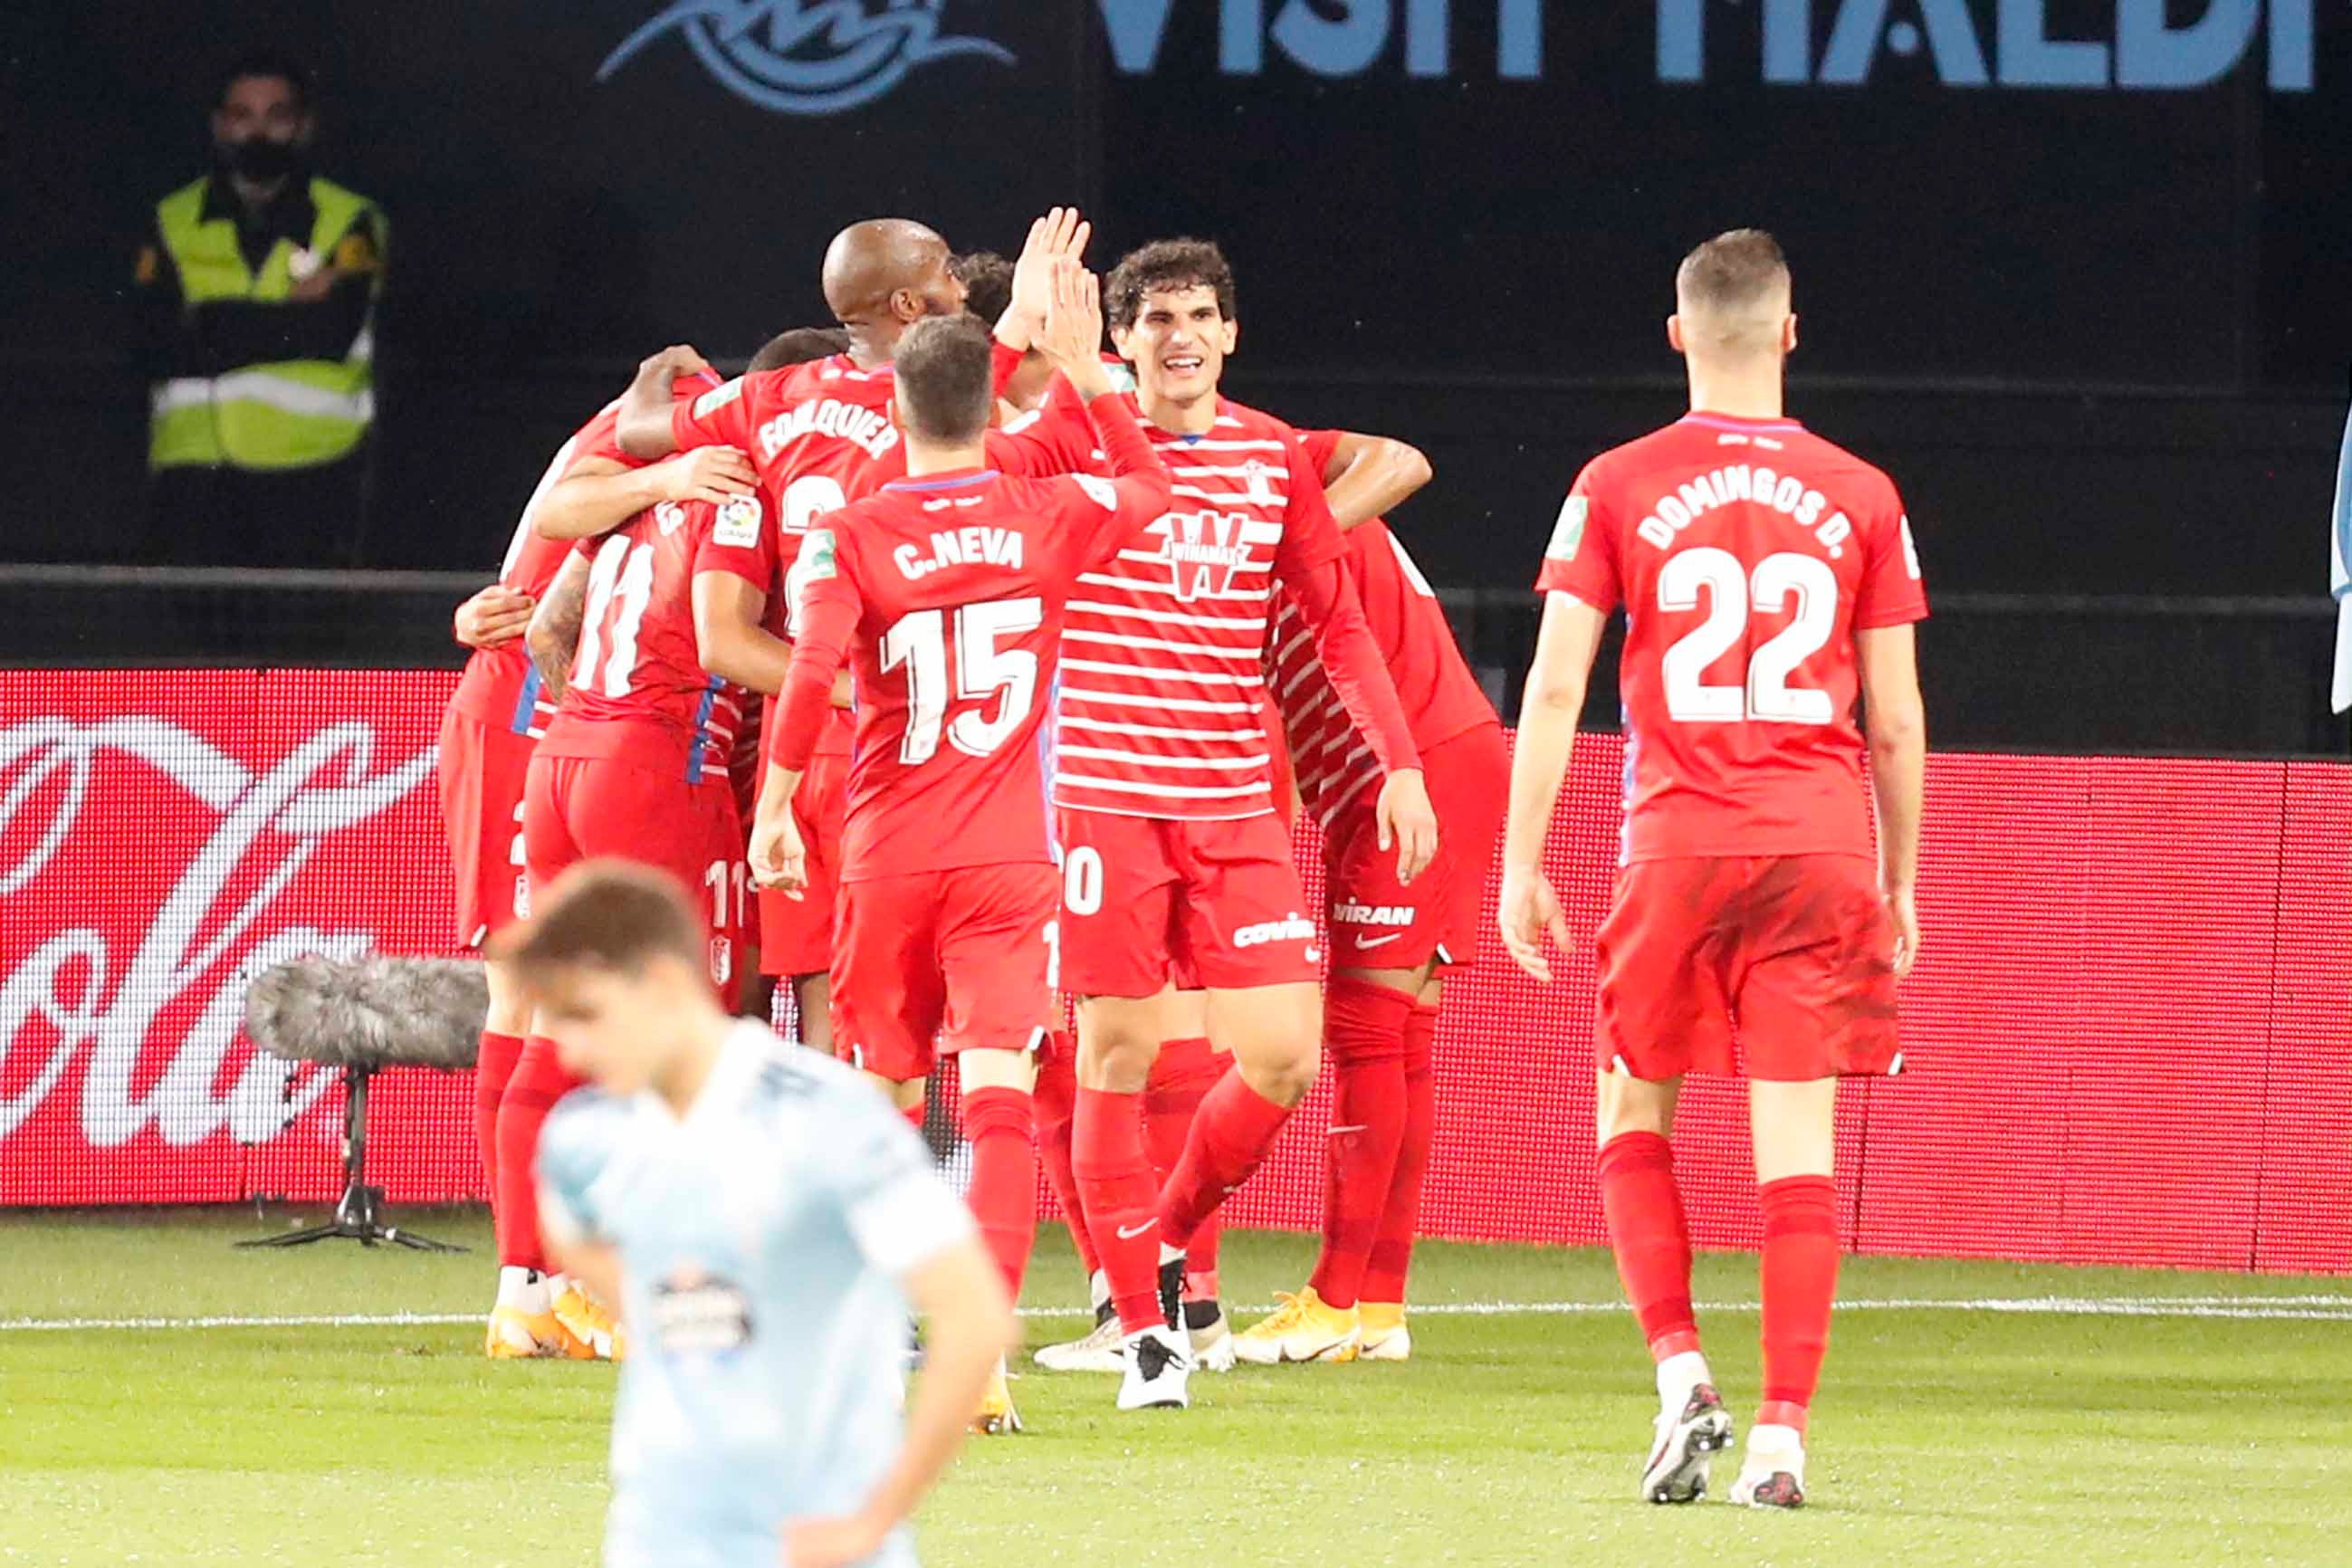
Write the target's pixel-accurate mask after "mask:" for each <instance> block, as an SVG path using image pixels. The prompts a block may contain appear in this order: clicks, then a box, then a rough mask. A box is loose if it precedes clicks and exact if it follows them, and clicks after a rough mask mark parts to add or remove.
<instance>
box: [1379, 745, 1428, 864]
mask: <svg viewBox="0 0 2352 1568" xmlns="http://www.w3.org/2000/svg"><path fill="white" fill-rule="evenodd" d="M1372 820H1373V821H1374V822H1375V823H1376V824H1378V825H1379V827H1380V832H1381V848H1382V849H1388V848H1391V847H1393V848H1394V849H1395V850H1396V852H1397V880H1398V881H1399V882H1400V883H1409V882H1411V881H1412V879H1414V878H1415V877H1418V876H1420V875H1421V874H1422V873H1423V871H1426V870H1428V869H1429V863H1430V862H1431V861H1432V860H1434V859H1435V858H1437V810H1436V808H1435V807H1434V806H1432V805H1430V804H1429V786H1428V784H1426V783H1425V782H1424V781H1423V778H1422V776H1421V770H1420V769H1419V768H1402V769H1400V770H1398V771H1397V772H1395V773H1391V774H1390V775H1389V776H1388V782H1387V783H1385V784H1381V798H1380V799H1379V801H1378V802H1376V803H1375V804H1374V805H1373V807H1372Z"/></svg>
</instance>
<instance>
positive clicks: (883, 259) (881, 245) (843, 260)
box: [824, 217, 963, 327]
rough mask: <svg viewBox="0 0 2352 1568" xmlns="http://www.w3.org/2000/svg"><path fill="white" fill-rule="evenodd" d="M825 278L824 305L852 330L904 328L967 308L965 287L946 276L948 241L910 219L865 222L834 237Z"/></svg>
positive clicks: (890, 218) (826, 259)
mask: <svg viewBox="0 0 2352 1568" xmlns="http://www.w3.org/2000/svg"><path fill="white" fill-rule="evenodd" d="M950 297H952V298H951V302H948V303H945V304H944V305H942V301H943V300H950ZM824 302H825V304H826V306H827V307H829V308H830V309H831V310H832V311H833V313H834V317H835V320H837V321H840V322H841V323H842V324H843V325H845V326H848V327H867V326H874V325H877V324H881V323H886V322H888V321H892V320H893V319H895V320H896V321H897V322H898V324H899V325H900V326H903V325H904V324H905V323H907V322H908V321H920V320H921V319H922V318H923V317H925V316H943V315H950V314H952V313H953V312H955V311H957V310H961V309H962V308H963V289H962V286H961V284H959V283H957V282H956V280H955V279H954V277H953V276H952V275H951V274H950V272H949V271H948V242H947V241H946V240H944V239H941V238H940V237H939V236H938V235H937V234H935V233H933V232H932V231H931V230H930V229H928V228H926V227H924V226H922V225H921V224H919V223H914V222H911V221H910V220H908V219H906V218H899V217H877V218H867V219H866V221H865V222H864V223H854V224H851V225H850V226H848V227H847V228H845V229H843V230H842V231H841V232H840V233H839V234H836V235H835V236H834V237H833V243H832V244H831V245H829V246H827V247H825V251H824Z"/></svg>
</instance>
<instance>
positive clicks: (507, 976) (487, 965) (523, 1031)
mask: <svg viewBox="0 0 2352 1568" xmlns="http://www.w3.org/2000/svg"><path fill="white" fill-rule="evenodd" d="M482 979H483V981H484V983H485V984H487V985H488V988H489V994H490V1005H489V1010H488V1012H487V1013H485V1014H484V1015H483V1017H482V1028H483V1030H484V1031H485V1032H487V1033H488V1034H493V1035H515V1036H521V1035H527V1034H529V1033H530V1013H531V1007H530V994H528V993H527V992H525V991H524V990H523V988H522V986H521V985H520V984H518V983H517V982H516V980H515V978H514V976H513V975H512V974H511V973H509V971H508V969H507V966H506V965H505V964H503V963H496V962H491V961H485V962H484V963H483V964H482Z"/></svg>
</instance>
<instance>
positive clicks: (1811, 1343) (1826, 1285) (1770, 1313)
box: [1756, 1176, 1838, 1432]
mask: <svg viewBox="0 0 2352 1568" xmlns="http://www.w3.org/2000/svg"><path fill="white" fill-rule="evenodd" d="M1759 1195H1760V1196H1761V1198H1762V1199H1763V1206H1764V1262H1763V1267H1762V1269H1761V1274H1762V1277H1763V1293H1764V1405H1763V1408H1762V1409H1761V1410H1760V1411H1759V1412H1758V1414H1757V1417H1756V1419H1757V1423H1758V1424H1759V1426H1761V1425H1766V1424H1770V1425H1776V1426H1793V1427H1795V1428H1796V1429H1797V1430H1798V1431H1799V1432H1802V1431H1803V1430H1804V1429H1805V1407H1806V1406H1807V1405H1811V1403H1812V1398H1813V1390H1814V1388H1815V1387H1816V1386H1817V1385H1818V1384H1820V1382H1821V1378H1822V1355H1823V1354H1824V1353H1825V1352H1827V1351H1828V1349H1829V1343H1830V1306H1831V1303H1832V1301H1833V1300H1835V1299H1836V1296H1837V1271H1838V1230H1837V1184H1836V1183H1834V1182H1832V1180H1831V1179H1830V1178H1829V1177H1827V1176H1783V1177H1782V1178H1781V1179H1780V1180H1779V1181H1777V1182H1767V1183H1765V1184H1764V1185H1763V1187H1762V1189H1761V1190H1760V1193H1759Z"/></svg>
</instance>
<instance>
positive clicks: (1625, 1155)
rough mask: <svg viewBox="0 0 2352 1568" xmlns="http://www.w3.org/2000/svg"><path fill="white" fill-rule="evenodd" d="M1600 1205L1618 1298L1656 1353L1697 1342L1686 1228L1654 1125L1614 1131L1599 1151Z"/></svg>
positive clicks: (1671, 1168)
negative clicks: (1620, 1289)
mask: <svg viewBox="0 0 2352 1568" xmlns="http://www.w3.org/2000/svg"><path fill="white" fill-rule="evenodd" d="M1601 1212H1602V1214H1604V1215H1606V1216H1607V1218H1608V1221H1609V1246H1610V1248H1611V1249H1612V1251H1614V1252H1615V1253H1616V1255H1617V1276H1618V1278H1619V1279H1622V1280H1623V1281H1624V1282H1625V1298H1626V1300H1629V1301H1631V1302H1632V1303H1633V1315H1634V1317H1635V1318H1636V1319H1638V1320H1639V1321H1640V1322H1641V1325H1642V1337H1643V1338H1644V1339H1646V1340H1647V1341H1649V1343H1650V1354H1651V1355H1652V1356H1653V1357H1654V1358H1655V1359H1657V1360H1659V1361H1664V1360H1665V1359H1666V1357H1668V1356H1670V1355H1674V1354H1676V1353H1678V1352H1683V1351H1692V1350H1696V1349H1698V1323H1697V1321H1696V1319H1695V1318H1694V1317H1693V1316H1692V1315H1691V1247H1690V1232H1689V1230H1688V1229H1687V1228H1686V1227H1685V1225H1684V1223H1683V1200H1682V1194H1680V1193H1678V1192H1676V1191H1675V1152H1674V1146H1673V1145H1672V1144H1670V1143H1668V1142H1666V1141H1665V1140H1664V1138H1661V1137H1660V1136H1658V1134H1656V1133H1654V1132H1621V1133H1619V1134H1618V1135H1617V1136H1616V1137H1614V1138H1612V1139H1611V1140H1610V1141H1609V1142H1608V1143H1607V1145H1606V1146H1604V1147H1603V1148H1602V1149H1601Z"/></svg>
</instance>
